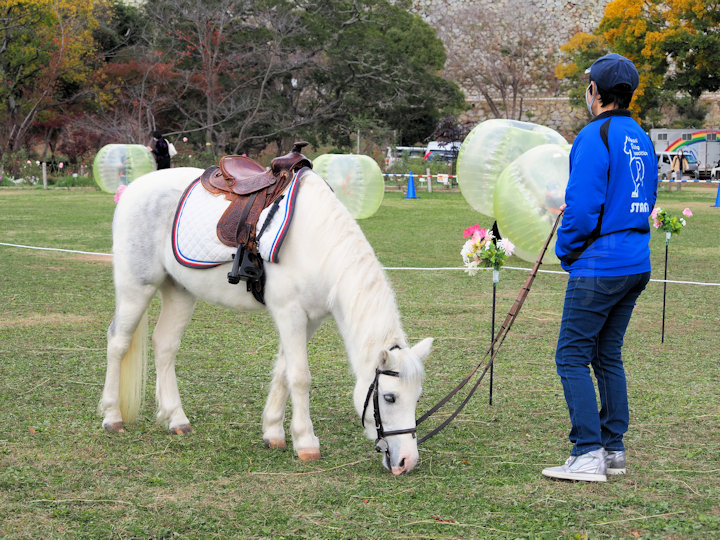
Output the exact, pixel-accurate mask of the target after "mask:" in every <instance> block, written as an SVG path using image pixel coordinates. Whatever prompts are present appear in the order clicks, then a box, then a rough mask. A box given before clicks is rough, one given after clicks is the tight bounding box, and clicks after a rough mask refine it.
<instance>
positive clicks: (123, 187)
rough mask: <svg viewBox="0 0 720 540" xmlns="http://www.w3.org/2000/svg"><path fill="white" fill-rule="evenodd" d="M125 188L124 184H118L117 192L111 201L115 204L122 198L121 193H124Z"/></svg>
mask: <svg viewBox="0 0 720 540" xmlns="http://www.w3.org/2000/svg"><path fill="white" fill-rule="evenodd" d="M125 188H127V186H126V185H125V184H120V186H119V187H118V189H117V192H116V193H115V197H113V200H114V201H115V202H116V203H117V202H118V201H119V200H120V197H122V194H123V191H125Z"/></svg>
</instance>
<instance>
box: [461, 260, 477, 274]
mask: <svg viewBox="0 0 720 540" xmlns="http://www.w3.org/2000/svg"><path fill="white" fill-rule="evenodd" d="M479 264H480V263H479V261H477V260H475V261H469V262H465V272H466V273H467V274H468V275H469V276H474V275H475V274H477V273H478V272H479V270H478V265H479Z"/></svg>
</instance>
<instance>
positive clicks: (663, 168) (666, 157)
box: [658, 152, 700, 180]
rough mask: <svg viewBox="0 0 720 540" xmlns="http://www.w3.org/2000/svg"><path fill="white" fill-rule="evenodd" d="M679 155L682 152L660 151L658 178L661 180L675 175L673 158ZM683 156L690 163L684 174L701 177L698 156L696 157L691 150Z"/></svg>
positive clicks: (695, 177)
mask: <svg viewBox="0 0 720 540" xmlns="http://www.w3.org/2000/svg"><path fill="white" fill-rule="evenodd" d="M679 156H680V152H660V153H659V154H658V178H659V179H660V180H670V179H671V178H672V177H673V172H672V163H673V158H675V157H679ZM683 157H684V158H685V161H686V162H687V165H688V166H687V168H686V169H685V170H684V171H683V176H691V177H692V178H694V179H695V180H697V179H698V178H699V177H700V172H699V166H698V160H697V158H695V155H694V154H691V153H690V152H684V153H683Z"/></svg>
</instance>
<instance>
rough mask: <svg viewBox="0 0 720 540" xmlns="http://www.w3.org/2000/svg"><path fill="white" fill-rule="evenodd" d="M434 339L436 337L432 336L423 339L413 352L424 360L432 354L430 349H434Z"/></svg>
mask: <svg viewBox="0 0 720 540" xmlns="http://www.w3.org/2000/svg"><path fill="white" fill-rule="evenodd" d="M433 341H434V339H433V338H431V337H429V338H425V339H423V340H422V341H421V342H420V343H418V344H417V345H415V346H414V347H413V348H412V352H414V353H415V354H416V355H417V357H418V358H419V359H420V360H421V361H424V360H425V359H426V358H427V357H428V356H430V349H432V344H433Z"/></svg>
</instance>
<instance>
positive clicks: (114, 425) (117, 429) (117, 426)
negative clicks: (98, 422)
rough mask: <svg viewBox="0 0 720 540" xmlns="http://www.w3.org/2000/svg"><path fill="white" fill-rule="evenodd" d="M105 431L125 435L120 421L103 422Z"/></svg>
mask: <svg viewBox="0 0 720 540" xmlns="http://www.w3.org/2000/svg"><path fill="white" fill-rule="evenodd" d="M103 427H104V428H105V431H107V432H109V433H125V427H124V426H123V423H122V421H120V422H103Z"/></svg>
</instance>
